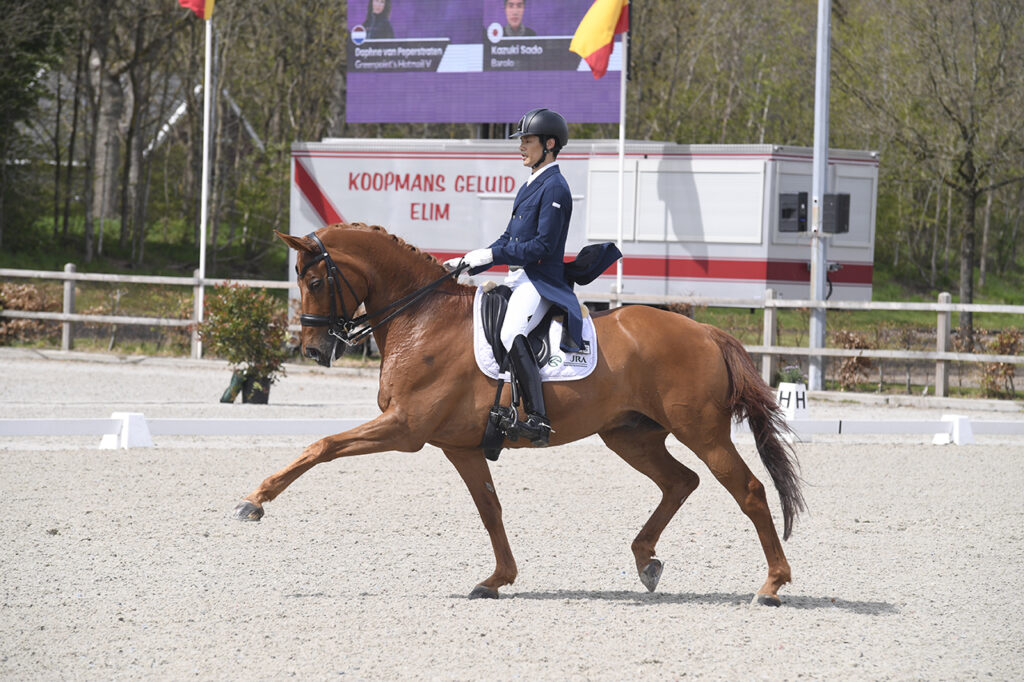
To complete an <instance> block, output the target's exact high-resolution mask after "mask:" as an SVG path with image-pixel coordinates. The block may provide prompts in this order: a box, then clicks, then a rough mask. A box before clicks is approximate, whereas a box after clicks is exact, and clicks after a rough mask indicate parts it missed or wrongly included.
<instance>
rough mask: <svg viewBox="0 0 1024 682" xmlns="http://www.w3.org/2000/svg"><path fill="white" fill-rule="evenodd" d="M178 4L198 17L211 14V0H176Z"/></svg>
mask: <svg viewBox="0 0 1024 682" xmlns="http://www.w3.org/2000/svg"><path fill="white" fill-rule="evenodd" d="M178 4H179V5H181V6H182V7H184V8H185V9H190V10H192V11H193V12H195V13H196V16H197V17H199V18H200V19H209V18H210V17H212V16H213V0H178Z"/></svg>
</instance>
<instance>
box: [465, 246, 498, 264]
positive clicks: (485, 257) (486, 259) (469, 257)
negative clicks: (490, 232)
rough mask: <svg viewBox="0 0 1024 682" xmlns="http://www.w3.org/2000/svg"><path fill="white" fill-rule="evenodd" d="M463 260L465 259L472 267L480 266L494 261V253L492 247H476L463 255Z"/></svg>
mask: <svg viewBox="0 0 1024 682" xmlns="http://www.w3.org/2000/svg"><path fill="white" fill-rule="evenodd" d="M462 260H464V261H465V262H466V264H467V265H469V267H471V268H479V267H481V266H484V265H490V264H491V263H493V262H494V254H493V253H491V250H490V249H476V250H474V251H470V252H469V253H467V254H466V255H465V256H463V257H462Z"/></svg>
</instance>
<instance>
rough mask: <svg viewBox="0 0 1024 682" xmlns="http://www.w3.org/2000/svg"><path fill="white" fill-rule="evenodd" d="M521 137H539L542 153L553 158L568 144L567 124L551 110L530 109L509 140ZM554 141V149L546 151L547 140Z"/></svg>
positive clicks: (559, 115) (520, 120)
mask: <svg viewBox="0 0 1024 682" xmlns="http://www.w3.org/2000/svg"><path fill="white" fill-rule="evenodd" d="M523 135H537V136H538V137H540V144H541V146H542V147H543V148H544V153H545V154H547V153H548V152H549V151H550V152H551V154H552V155H553V156H554V157H556V158H557V157H558V152H560V151H561V150H562V147H564V146H565V145H566V144H567V143H568V142H569V124H568V123H566V122H565V119H564V118H562V115H561V114H559V113H558V112H557V111H552V110H551V109H531V110H530V111H527V112H526V113H525V114H523V117H522V118H521V119H519V127H518V128H517V129H516V131H515V132H514V133H512V134H511V135H509V139H513V138H517V137H522V136H523ZM549 137H552V138H554V140H555V148H554V149H551V150H548V148H547V138H549Z"/></svg>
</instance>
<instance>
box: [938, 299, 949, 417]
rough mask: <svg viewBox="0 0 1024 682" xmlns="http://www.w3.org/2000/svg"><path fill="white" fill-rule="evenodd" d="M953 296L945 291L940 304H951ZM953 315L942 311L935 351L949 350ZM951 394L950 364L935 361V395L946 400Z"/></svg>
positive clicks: (940, 312) (943, 361)
mask: <svg viewBox="0 0 1024 682" xmlns="http://www.w3.org/2000/svg"><path fill="white" fill-rule="evenodd" d="M952 301H953V296H952V295H950V294H949V293H948V292H945V291H943V292H942V293H941V294H939V303H951V302H952ZM952 317H953V313H952V311H949V310H940V311H939V316H938V318H939V319H938V321H937V322H936V324H935V350H936V352H939V353H945V352H947V351H948V350H949V330H950V326H951V322H952ZM948 394H949V362H947V361H946V360H936V361H935V395H937V396H939V397H940V398H944V397H946V396H947V395H948Z"/></svg>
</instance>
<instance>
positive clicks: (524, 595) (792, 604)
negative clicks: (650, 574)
mask: <svg viewBox="0 0 1024 682" xmlns="http://www.w3.org/2000/svg"><path fill="white" fill-rule="evenodd" d="M503 598H511V599H538V600H545V599H555V600H580V601H583V600H595V601H597V600H604V601H621V602H632V603H634V604H636V605H638V606H639V605H642V604H711V605H720V606H742V605H745V604H749V603H750V602H751V600H752V599H753V598H754V595H753V594H750V593H746V594H737V593H733V594H727V593H724V592H711V593H707V594H697V593H695V592H676V593H667V592H655V593H653V594H652V593H647V592H639V591H637V592H627V591H624V590H618V591H598V590H593V591H586V590H552V591H550V592H514V593H511V594H508V595H507V596H505V597H503ZM782 606H783V608H791V609H841V610H843V611H850V612H852V613H863V614H867V615H872V616H884V615H890V614H896V613H899V609H898V608H896V605H895V604H890V603H888V602H879V601H848V600H846V599H838V598H835V597H810V596H807V595H792V596H789V595H784V596H782Z"/></svg>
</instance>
